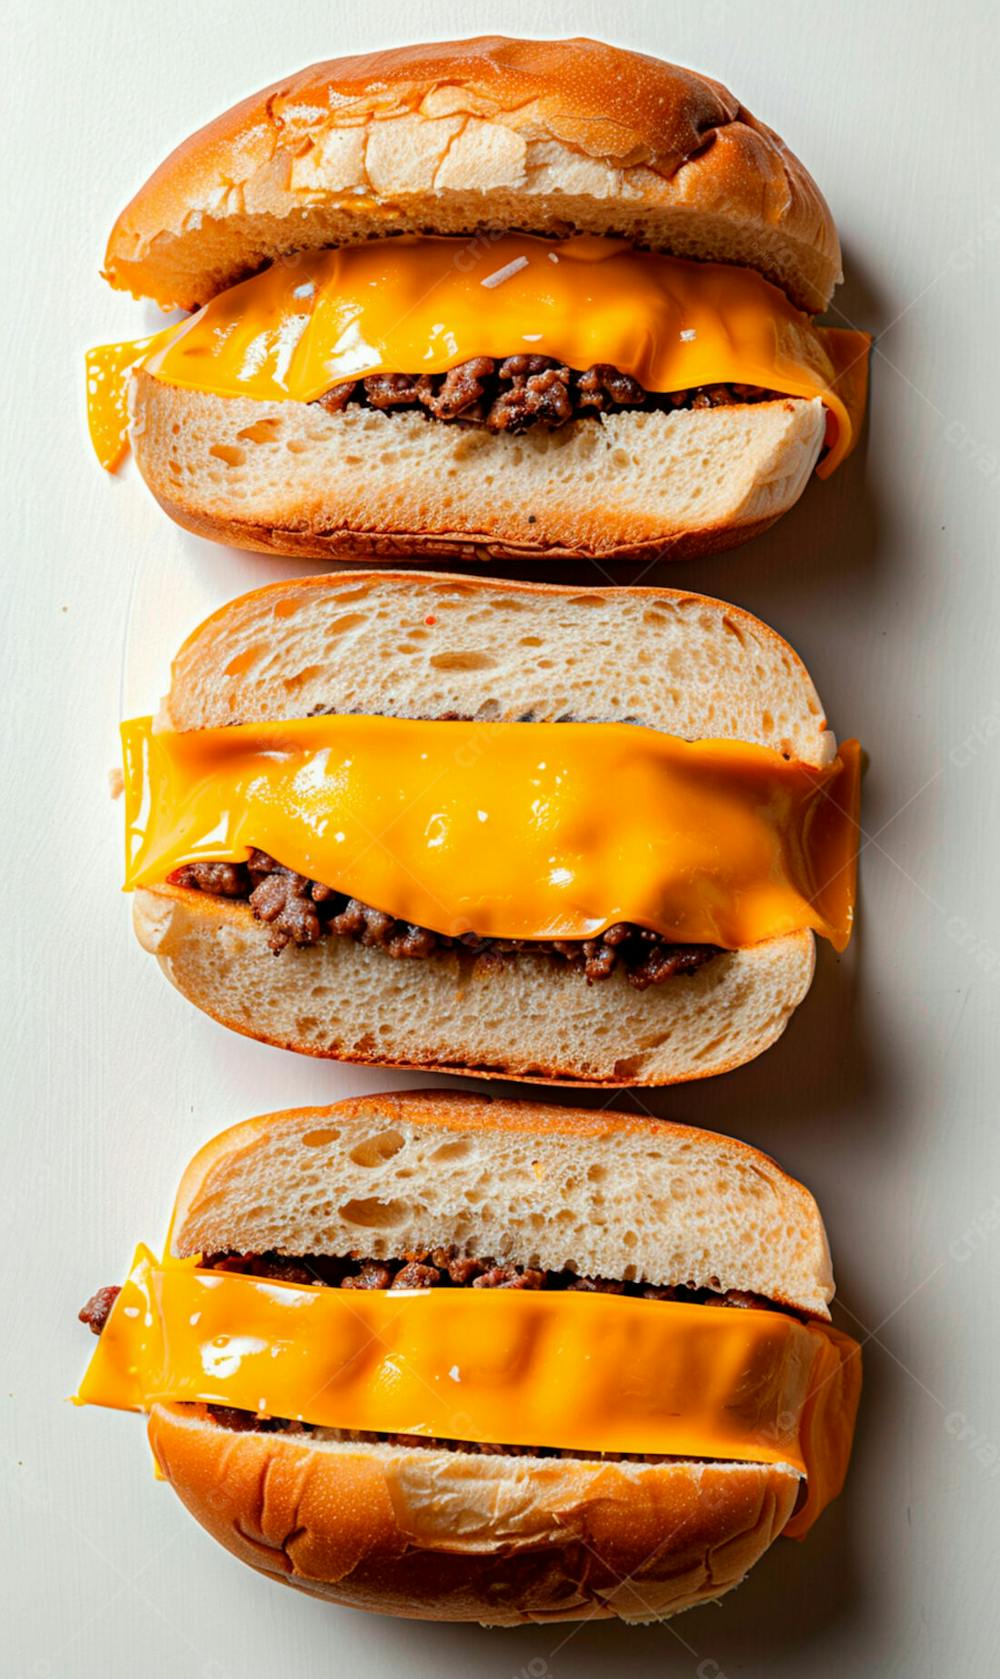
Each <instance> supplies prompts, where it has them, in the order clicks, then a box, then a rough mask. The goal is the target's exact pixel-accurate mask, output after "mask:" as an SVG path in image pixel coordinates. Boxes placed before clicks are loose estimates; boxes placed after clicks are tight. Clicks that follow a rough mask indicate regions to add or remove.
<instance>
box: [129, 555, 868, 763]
mask: <svg viewBox="0 0 1000 1679" xmlns="http://www.w3.org/2000/svg"><path fill="white" fill-rule="evenodd" d="M323 711H339V712H363V713H370V714H380V715H386V716H391V715H398V716H404V717H429V718H434V717H443V716H449V715H450V716H458V717H473V718H476V719H480V720H483V721H515V720H518V719H524V720H529V719H530V720H531V721H534V722H547V721H554V720H566V719H567V718H573V719H575V720H577V721H580V722H626V721H627V722H634V723H641V724H645V725H647V726H648V727H650V728H657V729H662V730H664V731H665V732H666V733H669V734H674V735H679V736H681V737H683V738H685V739H689V740H699V739H706V738H711V737H716V738H721V737H725V738H729V739H734V740H745V741H748V742H751V743H752V744H756V745H761V746H769V747H773V748H774V749H775V750H777V751H781V752H786V753H788V754H789V755H790V756H792V757H795V758H798V759H799V760H800V761H801V762H803V763H809V764H822V763H826V762H828V761H829V760H830V759H831V758H832V757H833V755H834V753H835V750H836V743H835V741H834V738H833V735H832V734H831V732H830V731H829V730H828V729H827V726H826V719H825V717H824V715H823V708H822V705H821V704H820V701H819V697H818V695H817V693H816V690H815V688H814V687H813V685H812V683H811V681H810V680H809V676H808V673H807V671H806V669H805V667H804V665H803V664H802V662H801V660H800V659H799V658H798V657H797V655H796V654H795V653H793V651H792V649H791V648H790V647H789V646H788V644H787V642H785V641H783V640H782V639H781V637H780V636H779V635H777V634H776V633H775V632H774V631H773V630H771V629H768V627H767V625H766V624H762V623H761V622H760V620H759V619H757V618H753V617H751V615H750V614H749V613H748V612H744V611H742V610H741V609H740V608H739V607H735V606H726V605H725V604H723V603H722V602H721V601H715V600H710V599H708V598H707V597H706V596H703V595H692V594H687V593H684V592H682V591H679V590H676V589H616V588H604V589H587V590H581V589H574V588H565V587H557V586H554V585H550V584H538V583H505V582H494V581H490V582H486V581H480V580H479V579H469V578H461V577H450V576H447V575H440V574H434V573H421V572H396V573H393V572H361V573H357V572H356V573H353V574H345V573H343V572H340V573H337V574H335V575H333V576H330V577H314V578H304V579H301V580H298V581H294V582H290V583H274V584H270V585H269V586H268V587H267V588H264V589H257V590H255V591H254V592H253V593H251V594H248V595H243V596H241V597H240V598H239V599H237V600H234V601H230V602H229V604H228V605H226V606H224V607H222V608H221V609H220V610H219V611H218V612H216V613H215V614H214V615H213V616H212V617H211V618H209V619H207V620H206V621H205V623H203V624H201V625H200V626H199V628H198V629H196V630H195V631H194V633H193V635H191V636H190V637H189V638H188V640H187V641H186V642H185V643H184V646H183V647H182V648H181V650H180V652H179V653H178V655H177V657H176V659H175V660H174V663H173V668H172V679H171V686H170V693H169V695H168V696H167V698H166V699H165V700H164V702H163V706H162V708H161V712H160V716H159V719H158V722H159V724H160V726H161V727H164V728H173V729H202V728H219V727H222V726H224V725H225V724H229V723H249V722H263V721H268V720H279V719H282V718H291V717H306V716H311V715H313V714H315V713H318V712H323Z"/></svg>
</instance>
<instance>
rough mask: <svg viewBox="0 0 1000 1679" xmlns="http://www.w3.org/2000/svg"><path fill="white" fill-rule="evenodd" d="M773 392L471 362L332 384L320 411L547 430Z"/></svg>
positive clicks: (521, 360)
mask: <svg viewBox="0 0 1000 1679" xmlns="http://www.w3.org/2000/svg"><path fill="white" fill-rule="evenodd" d="M777 394H778V393H776V392H774V391H768V390H764V389H763V388H762V387H761V386H760V385H737V384H734V385H699V386H696V387H695V388H694V389H692V390H683V391H666V392H664V391H647V390H645V389H644V387H643V386H642V385H640V384H639V382H638V380H637V379H633V378H632V376H631V375H630V374H628V373H622V372H621V371H620V370H619V369H618V368H617V367H612V366H611V365H610V364H609V363H607V362H595V364H594V366H593V367H588V368H587V369H586V371H585V372H582V373H581V372H577V371H575V370H574V369H573V368H570V367H566V366H565V365H564V364H563V363H561V362H557V361H553V359H552V358H551V357H550V356H533V355H515V356H507V357H506V358H505V359H504V360H502V361H500V362H499V363H498V362H497V361H495V360H494V359H493V358H492V357H491V356H473V358H472V359H471V361H465V362H461V363H460V364H459V366H458V367H453V368H451V370H450V371H449V372H447V373H372V374H369V376H368V377H367V378H365V379H350V380H347V381H346V382H345V383H344V384H341V385H334V386H333V388H332V390H329V391H327V392H326V393H325V395H323V396H321V397H317V399H316V401H317V404H318V405H319V406H320V407H321V408H325V409H326V411H327V413H329V414H339V413H341V412H342V410H343V409H345V408H346V407H347V405H348V403H358V404H363V405H364V406H366V407H368V408H379V409H388V408H417V409H420V410H421V411H422V412H423V413H425V414H426V415H428V416H429V417H430V418H433V419H435V420H446V421H456V420H457V421H460V422H461V423H462V424H463V425H475V426H484V427H485V428H486V430H487V431H494V432H500V431H509V432H512V433H515V434H516V433H518V432H522V431H527V429H528V428H529V426H534V425H541V426H545V427H547V428H549V429H550V430H551V429H553V428H555V427H557V426H562V425H565V424H566V422H567V420H572V419H580V418H586V417H587V416H593V415H597V414H608V413H615V412H617V411H619V410H621V409H624V408H633V409H634V408H644V409H661V410H667V411H671V410H674V409H679V408H727V407H732V406H734V405H735V404H737V403H748V402H767V401H773V400H775V399H776V397H777Z"/></svg>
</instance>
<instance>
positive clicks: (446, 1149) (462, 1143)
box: [431, 1137, 472, 1165]
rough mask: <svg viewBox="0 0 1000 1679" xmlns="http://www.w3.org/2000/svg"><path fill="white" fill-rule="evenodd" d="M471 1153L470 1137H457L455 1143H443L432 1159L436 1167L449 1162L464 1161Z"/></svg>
mask: <svg viewBox="0 0 1000 1679" xmlns="http://www.w3.org/2000/svg"><path fill="white" fill-rule="evenodd" d="M471 1153H472V1144H471V1143H470V1141H469V1139H468V1137H456V1138H455V1140H454V1142H450V1143H442V1144H441V1147H440V1148H436V1149H435V1150H434V1153H433V1154H432V1155H431V1159H432V1160H433V1161H434V1163H435V1165H440V1164H442V1163H443V1162H444V1161H447V1160H464V1159H465V1158H466V1156H467V1155H469V1154H471Z"/></svg>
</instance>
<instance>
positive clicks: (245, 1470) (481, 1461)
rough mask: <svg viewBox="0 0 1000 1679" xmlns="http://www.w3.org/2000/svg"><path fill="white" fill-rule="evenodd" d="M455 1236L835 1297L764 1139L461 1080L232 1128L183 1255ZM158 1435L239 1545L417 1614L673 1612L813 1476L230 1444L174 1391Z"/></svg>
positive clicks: (176, 1245)
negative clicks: (750, 1143)
mask: <svg viewBox="0 0 1000 1679" xmlns="http://www.w3.org/2000/svg"><path fill="white" fill-rule="evenodd" d="M484 1182H485V1183H487V1184H488V1186H489V1187H488V1193H487V1194H486V1195H484V1194H483V1184H484ZM437 1242H440V1243H441V1244H442V1245H449V1244H454V1245H455V1246H456V1248H457V1249H458V1251H459V1252H462V1253H468V1254H469V1255H470V1256H472V1255H476V1256H479V1255H482V1254H483V1253H485V1251H486V1250H487V1249H488V1250H489V1252H490V1254H491V1255H495V1256H496V1257H499V1258H502V1259H504V1260H507V1261H510V1262H513V1263H517V1264H523V1265H533V1264H538V1265H541V1266H544V1267H547V1268H553V1269H555V1268H562V1267H563V1266H567V1267H569V1268H571V1269H575V1270H577V1271H578V1272H579V1273H580V1274H582V1275H587V1274H595V1273H596V1274H603V1275H605V1276H624V1277H626V1278H634V1279H641V1280H647V1281H651V1282H652V1281H656V1282H681V1281H691V1282H696V1283H699V1284H702V1285H705V1286H710V1287H713V1286H714V1287H720V1288H722V1289H725V1288H728V1287H733V1288H746V1289H752V1290H756V1291H760V1292H763V1293H764V1294H766V1295H769V1296H770V1297H772V1298H775V1299H779V1300H782V1301H785V1302H787V1303H789V1304H791V1305H794V1306H798V1307H799V1308H800V1309H804V1310H807V1311H810V1310H811V1311H815V1312H816V1313H817V1315H818V1316H820V1317H822V1318H826V1317H827V1315H828V1312H827V1303H828V1301H829V1300H830V1298H831V1296H832V1293H833V1279H832V1275H831V1271H830V1260H829V1252H828V1249H827V1244H826V1237H825V1233H824V1230H823V1224H822V1220H821V1218H820V1215H819V1211H818V1209H817V1207H816V1204H815V1202H814V1200H813V1198H812V1196H811V1195H810V1194H809V1193H808V1191H807V1190H805V1189H804V1188H803V1187H802V1185H801V1184H797V1183H796V1182H795V1181H794V1180H793V1179H791V1178H789V1177H787V1176H786V1175H785V1174H784V1173H783V1172H782V1171H781V1170H780V1168H779V1167H778V1166H776V1165H775V1163H774V1162H773V1161H772V1160H770V1159H769V1158H768V1157H767V1156H766V1155H762V1154H760V1153H759V1152H758V1151H757V1150H756V1149H752V1148H749V1147H747V1146H746V1145H745V1144H742V1143H738V1142H735V1141H732V1140H731V1139H729V1138H726V1137H720V1136H716V1135H714V1134H713V1133H711V1132H705V1131H699V1130H694V1129H691V1128H688V1127H685V1126H678V1125H671V1124H669V1123H666V1122H661V1121H647V1120H645V1119H636V1118H635V1117H634V1116H633V1115H629V1114H616V1113H607V1112H603V1113H590V1112H583V1111H579V1110H574V1109H567V1108H548V1107H545V1106H543V1105H542V1104H539V1103H534V1102H508V1101H492V1102H491V1101H489V1100H487V1099H486V1098H483V1097H480V1096H467V1095H461V1094H458V1093H455V1092H440V1091H420V1092H413V1091H407V1092H402V1093H397V1092H394V1093H392V1094H388V1095H385V1096H368V1097H362V1098H354V1099H351V1100H348V1101H344V1102H339V1103H337V1104H336V1105H335V1106H333V1107H328V1108H312V1109H296V1110H292V1111H289V1112H287V1113H283V1114H270V1115H265V1116H263V1117H262V1118H259V1119H253V1120H249V1121H247V1122H246V1123H245V1124H243V1125H238V1126H236V1127H234V1128H233V1129H232V1130H230V1131H227V1132H224V1133H223V1134H222V1135H221V1136H220V1137H217V1138H215V1139H213V1141H212V1142H210V1143H209V1144H207V1145H206V1146H205V1148H203V1149H202V1150H201V1152H200V1153H199V1154H198V1155H197V1156H196V1157H195V1159H194V1160H193V1161H192V1162H191V1165H190V1166H189V1167H188V1170H187V1172H186V1173H185V1175H184V1178H183V1180H182V1183H181V1186H180V1190H179V1193H178V1199H177V1205H176V1208H175V1213H174V1219H173V1224H172V1231H171V1242H170V1245H171V1249H172V1251H173V1252H175V1253H177V1254H181V1255H183V1254H190V1253H194V1252H198V1251H203V1250H210V1249H211V1250H215V1251H219V1250H223V1249H227V1248H231V1249H235V1250H237V1251H261V1250H268V1249H271V1248H275V1249H277V1250H278V1251H280V1252H286V1253H294V1254H301V1253H303V1252H313V1253H316V1252H320V1253H344V1252H347V1251H352V1250H353V1251H356V1252H358V1253H364V1254H365V1255H370V1256H372V1257H380V1256H384V1257H398V1256H400V1255H401V1254H403V1253H404V1252H406V1251H408V1250H410V1249H411V1248H415V1247H420V1246H424V1245H427V1244H435V1243H437ZM149 1432H150V1441H151V1443H152V1447H153V1451H154V1453H155V1455H156V1459H157V1462H158V1464H159V1466H160V1469H161V1470H162V1472H163V1474H164V1475H165V1476H166V1478H167V1479H168V1480H169V1481H170V1482H171V1484H172V1485H173V1486H174V1488H175V1490H176V1491H177V1493H178V1494H179V1496H180V1498H181V1499H182V1500H183V1502H184V1504H185V1505H186V1506H187V1508H188V1509H189V1510H190V1512H191V1513H192V1515H194V1516H195V1517H196V1519H197V1520H198V1521H199V1522H201V1524H202V1525H203V1526H204V1527H205V1528H207V1530H208V1531H209V1533H211V1534H212V1535H213V1536H214V1537H215V1538H216V1539H218V1540H219V1541H220V1543H221V1544H223V1545H225V1546H226V1548H227V1549H228V1550H230V1551H231V1552H233V1554H234V1555H235V1556H237V1557H240V1558H241V1559H242V1560H243V1561H244V1562H247V1563H249V1564H250V1565H251V1566H252V1567H253V1568H256V1569H258V1570H260V1571H261V1572H263V1573H265V1574H267V1575H269V1576H271V1577H272V1578H274V1579H277V1580H279V1581H283V1582H285V1583H287V1584H289V1585H293V1586H297V1587H299V1588H301V1589H302V1590H305V1591H308V1592H311V1593H313V1594H315V1595H317V1596H320V1597H324V1598H328V1599H330V1600H332V1601H334V1602H337V1603H343V1604H349V1605H352V1606H353V1607H355V1608H361V1609H368V1610H374V1611H379V1612H382V1613H391V1614H398V1615H406V1616H411V1617H416V1618H421V1619H437V1620H465V1621H483V1622H487V1623H491V1624H494V1625H516V1624H518V1623H520V1622H525V1621H528V1622H530V1621H548V1620H553V1621H556V1620H574V1619H578V1618H590V1617H592V1616H596V1617H600V1618H607V1617H619V1618H621V1619H623V1620H626V1621H649V1620H654V1619H658V1618H660V1617H663V1616H666V1615H670V1614H674V1613H676V1612H677V1611H679V1610H681V1609H685V1608H689V1607H691V1606H692V1605H694V1604H697V1603H701V1602H705V1601H708V1600H710V1599H714V1598H717V1597H719V1596H721V1595H722V1594H723V1593H724V1592H726V1591H729V1590H730V1589H731V1588H732V1587H733V1586H735V1585H737V1584H738V1583H739V1581H740V1580H741V1579H742V1577H743V1575H744V1574H745V1573H746V1572H747V1570H748V1569H749V1568H750V1567H751V1566H752V1565H753V1563H754V1562H756V1561H757V1559H758V1558H759V1557H760V1556H761V1554H762V1553H763V1552H764V1551H765V1550H766V1549H767V1547H768V1545H770V1543H771V1542H772V1540H773V1539H774V1538H775V1537H776V1536H777V1535H778V1534H779V1533H780V1532H781V1530H782V1528H783V1527H784V1526H785V1524H786V1522H787V1521H788V1518H789V1516H790V1515H791V1513H792V1510H793V1508H794V1505H795V1501H796V1498H797V1496H798V1493H799V1488H800V1477H799V1474H798V1472H797V1471H796V1470H795V1469H793V1468H792V1467H790V1466H788V1465H782V1464H777V1465H773V1466H766V1465H759V1464H746V1463H701V1462H691V1461H686V1460H673V1461H666V1462H659V1463H637V1462H627V1461H618V1460H615V1459H606V1460H595V1459H586V1458H574V1457H560V1458H541V1457H539V1458H532V1457H504V1456H503V1455H497V1456H484V1455H482V1454H479V1453H475V1452H471V1451H462V1450H458V1451H447V1450H443V1449H439V1448H436V1447H432V1446H427V1447H424V1446H408V1445H390V1444H388V1443H378V1442H369V1443H364V1442H358V1441H350V1440H346V1439H340V1438H338V1437H337V1435H336V1431H334V1430H319V1431H317V1433H315V1434H313V1435H311V1436H306V1437H303V1436H301V1435H298V1436H288V1435H281V1434H270V1435H268V1434H253V1433H233V1432H231V1431H228V1430H226V1429H224V1428H221V1427H219V1426H218V1425H217V1424H216V1423H214V1422H213V1421H212V1419H211V1417H210V1416H209V1415H208V1414H207V1413H206V1412H205V1411H204V1409H203V1408H202V1407H198V1406H166V1405H157V1406H156V1407H155V1408H154V1410H153V1412H152V1414H151V1417H150V1425H149Z"/></svg>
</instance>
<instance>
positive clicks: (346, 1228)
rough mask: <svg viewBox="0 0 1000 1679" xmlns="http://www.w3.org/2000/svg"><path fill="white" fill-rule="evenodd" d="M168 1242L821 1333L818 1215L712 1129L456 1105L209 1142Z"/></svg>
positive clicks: (791, 1187) (360, 1108) (339, 1108)
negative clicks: (497, 1272)
mask: <svg viewBox="0 0 1000 1679" xmlns="http://www.w3.org/2000/svg"><path fill="white" fill-rule="evenodd" d="M170 1243H171V1248H172V1251H173V1252H175V1253H177V1254H180V1255H186V1254H191V1253H198V1252H220V1251H225V1250H234V1251H236V1252H241V1253H251V1252H254V1253H261V1252H267V1251H269V1250H272V1249H274V1250H277V1251H278V1252H280V1253H289V1254H308V1253H319V1254H330V1255H342V1254H347V1253H352V1252H353V1253H357V1254H359V1255H363V1256H366V1257H372V1258H393V1257H396V1258H398V1257H400V1256H402V1255H404V1254H406V1253H408V1252H412V1251H414V1250H416V1249H423V1248H433V1247H437V1246H447V1245H450V1244H452V1243H454V1244H455V1246H456V1247H457V1248H458V1249H459V1251H460V1252H463V1253H466V1254H468V1255H470V1256H473V1257H483V1258H487V1257H490V1258H496V1259H504V1260H508V1261H510V1262H511V1263H514V1264H519V1265H538V1266H541V1267H543V1268H545V1269H549V1270H561V1269H563V1268H568V1269H571V1270H573V1271H576V1272H577V1273H578V1274H579V1275H581V1276H606V1277H618V1278H624V1279H625V1280H626V1281H631V1280H633V1279H634V1280H638V1281H645V1282H650V1283H661V1284H691V1285H692V1286H694V1287H703V1288H713V1289H723V1290H725V1289H730V1288H735V1289H746V1290H750V1291H752V1292H753V1293H755V1294H761V1295H765V1296H767V1297H768V1298H769V1299H772V1300H776V1301H779V1302H781V1303H783V1304H786V1305H789V1306H792V1307H795V1308H797V1309H799V1310H803V1311H808V1312H813V1313H816V1314H818V1315H819V1316H821V1317H824V1318H826V1317H828V1316H829V1312H828V1305H829V1302H830V1300H831V1299H832V1297H833V1277H832V1273H831V1269H830V1255H829V1250H828V1247H827V1242H826V1233H825V1231H824V1228H823V1221H822V1219H821V1217H820V1213H819V1209H818V1207H817V1206H816V1203H815V1201H814V1200H813V1198H812V1196H811V1195H810V1194H809V1192H808V1190H806V1189H804V1188H803V1186H802V1185H801V1184H799V1183H796V1182H795V1180H794V1179H793V1178H789V1177H787V1176H786V1175H785V1173H784V1172H782V1171H781V1170H780V1168H779V1167H778V1166H776V1165H775V1163H774V1161H773V1160H771V1159H769V1158H768V1156H767V1155H765V1154H761V1153H759V1152H758V1151H757V1150H756V1149H753V1148H750V1147H749V1146H748V1145H747V1144H746V1143H739V1142H735V1141H734V1140H732V1139H731V1138H729V1137H721V1136H717V1135H716V1134H715V1133H714V1132H711V1131H699V1130H695V1129H693V1128H691V1127H688V1126H684V1125H671V1124H668V1123H666V1122H664V1121H650V1120H646V1119H636V1118H633V1117H631V1116H629V1115H627V1114H622V1113H609V1112H607V1111H606V1110H600V1111H598V1112H595V1113H591V1112H588V1111H585V1110H580V1109H572V1108H561V1107H548V1106H545V1105H543V1104H541V1103H538V1102H509V1101H503V1100H492V1101H491V1100H490V1099H488V1098H486V1097H482V1096H472V1095H464V1094H459V1093H457V1092H452V1091H406V1092H403V1093H401V1094H398V1093H394V1094H389V1095H384V1096H365V1097H360V1098H358V1097H355V1098H351V1099H350V1100H348V1101H345V1102H338V1103H336V1104H335V1105H334V1106H333V1107H329V1108H306V1109H295V1110H291V1111H289V1112H287V1113H279V1114H267V1115H264V1116H263V1117H262V1118H259V1119H252V1120H249V1121H247V1122H246V1123H245V1124H243V1125H237V1126H235V1127H234V1128H233V1129H232V1130H230V1131H226V1132H223V1134H222V1135H221V1136H220V1137H217V1138H215V1139H214V1140H213V1141H212V1142H211V1143H209V1144H208V1145H207V1146H206V1147H205V1148H203V1149H202V1150H201V1152H200V1153H199V1154H198V1155H196V1156H195V1158H194V1160H193V1161H192V1163H191V1165H190V1166H189V1167H188V1169H187V1172H186V1173H185V1175H184V1178H183V1180H182V1182H181V1186H180V1189H179V1191H178V1196H177V1203H176V1207H175V1210H174V1219H173V1224H172V1228H171V1237H170Z"/></svg>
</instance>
